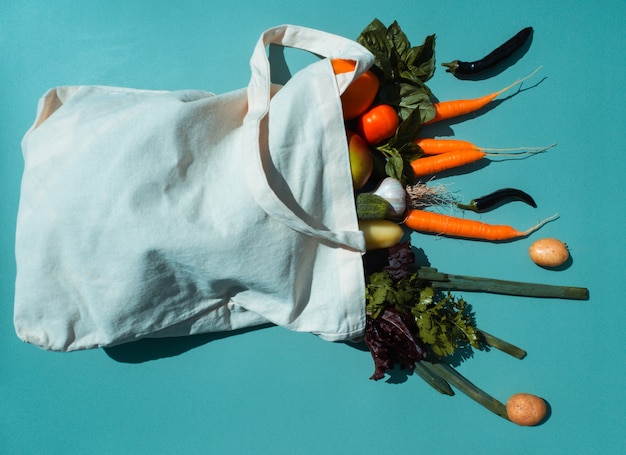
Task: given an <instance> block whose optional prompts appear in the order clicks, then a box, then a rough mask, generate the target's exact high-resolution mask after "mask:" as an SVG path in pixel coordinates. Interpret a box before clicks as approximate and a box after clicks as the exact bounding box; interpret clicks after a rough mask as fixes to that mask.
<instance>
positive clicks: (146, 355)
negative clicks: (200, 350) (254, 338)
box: [104, 324, 274, 363]
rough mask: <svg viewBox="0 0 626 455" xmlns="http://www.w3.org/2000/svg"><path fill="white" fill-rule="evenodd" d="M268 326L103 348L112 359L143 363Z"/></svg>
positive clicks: (144, 339)
mask: <svg viewBox="0 0 626 455" xmlns="http://www.w3.org/2000/svg"><path fill="white" fill-rule="evenodd" d="M268 327H274V326H273V325H272V324H265V325H260V326H256V327H252V328H247V329H241V330H233V331H230V332H218V333H207V334H202V335H189V336H182V337H169V338H143V339H141V340H137V341H133V342H130V343H125V344H120V345H118V346H113V347H110V348H104V352H106V354H107V355H108V356H109V357H110V358H111V359H113V360H115V361H117V362H121V363H143V362H148V361H150V360H157V359H163V358H167V357H174V356H177V355H180V354H183V353H185V352H187V351H190V350H192V349H195V348H197V347H200V346H202V345H205V344H207V343H211V342H213V341H217V340H221V339H224V338H227V337H231V336H234V335H241V334H244V333H248V332H253V331H256V330H261V329H264V328H268Z"/></svg>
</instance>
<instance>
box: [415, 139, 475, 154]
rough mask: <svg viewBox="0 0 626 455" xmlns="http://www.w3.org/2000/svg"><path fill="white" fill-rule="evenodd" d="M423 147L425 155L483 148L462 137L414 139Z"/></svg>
mask: <svg viewBox="0 0 626 455" xmlns="http://www.w3.org/2000/svg"><path fill="white" fill-rule="evenodd" d="M414 142H415V143H416V144H417V145H418V146H419V148H421V149H422V152H424V155H439V154H441V153H446V152H454V151H455V150H481V149H480V148H478V147H476V146H475V145H474V144H472V143H471V142H469V141H462V140H460V139H435V138H431V137H422V138H419V139H416V140H415V141H414Z"/></svg>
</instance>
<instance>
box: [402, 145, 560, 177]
mask: <svg viewBox="0 0 626 455" xmlns="http://www.w3.org/2000/svg"><path fill="white" fill-rule="evenodd" d="M554 145H555V144H552V145H549V146H548V147H543V148H536V149H534V150H533V149H529V148H520V149H501V150H497V149H493V150H494V151H493V152H486V151H484V150H489V149H484V150H481V149H478V148H469V149H453V151H451V152H443V153H439V154H436V155H426V156H423V157H420V158H417V159H415V160H413V161H411V167H412V168H413V176H414V177H423V176H425V175H432V174H436V173H438V172H442V171H447V170H449V169H454V168H457V167H460V166H464V165H466V164H470V163H474V162H476V161H478V160H480V159H482V158H484V157H487V156H488V157H498V158H502V159H506V158H503V157H511V158H523V157H524V156H527V155H534V154H535V153H541V152H545V151H546V150H548V149H549V148H551V147H554Z"/></svg>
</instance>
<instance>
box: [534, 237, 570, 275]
mask: <svg viewBox="0 0 626 455" xmlns="http://www.w3.org/2000/svg"><path fill="white" fill-rule="evenodd" d="M528 254H529V256H530V258H531V259H532V261H533V262H534V263H535V264H537V265H539V266H541V267H547V268H554V267H559V266H561V265H563V264H564V263H565V262H566V261H567V260H568V259H569V251H568V249H567V245H566V244H565V243H563V242H561V241H560V240H559V239H555V238H544V239H539V240H537V241H536V242H534V243H533V244H532V245H530V248H529V249H528Z"/></svg>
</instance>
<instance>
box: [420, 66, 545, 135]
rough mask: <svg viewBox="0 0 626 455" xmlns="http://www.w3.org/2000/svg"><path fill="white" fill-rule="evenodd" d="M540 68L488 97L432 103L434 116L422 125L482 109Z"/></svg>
mask: <svg viewBox="0 0 626 455" xmlns="http://www.w3.org/2000/svg"><path fill="white" fill-rule="evenodd" d="M540 68H541V67H539V68H537V69H536V70H535V71H533V72H532V73H531V74H529V75H528V76H526V77H523V78H521V79H518V80H516V81H515V82H513V83H512V84H511V85H508V86H506V87H504V88H503V89H501V90H498V91H497V92H493V93H490V94H489V95H485V96H481V97H479V98H474V99H463V100H450V101H440V102H438V103H434V104H433V106H434V107H435V116H434V117H433V118H432V119H431V120H429V121H427V122H424V125H428V124H430V123H435V122H438V121H440V120H447V119H451V118H454V117H458V116H461V115H466V114H470V113H472V112H475V111H477V110H479V109H482V108H483V107H485V106H486V105H487V104H489V103H490V102H492V101H493V100H494V99H496V98H497V97H498V95H501V94H502V93H504V92H506V91H507V90H509V89H511V88H513V87H515V86H516V85H519V84H521V83H522V82H524V81H525V80H526V79H528V78H530V77H532V76H533V75H534V74H535V73H536V72H537V71H539V69H540Z"/></svg>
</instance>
